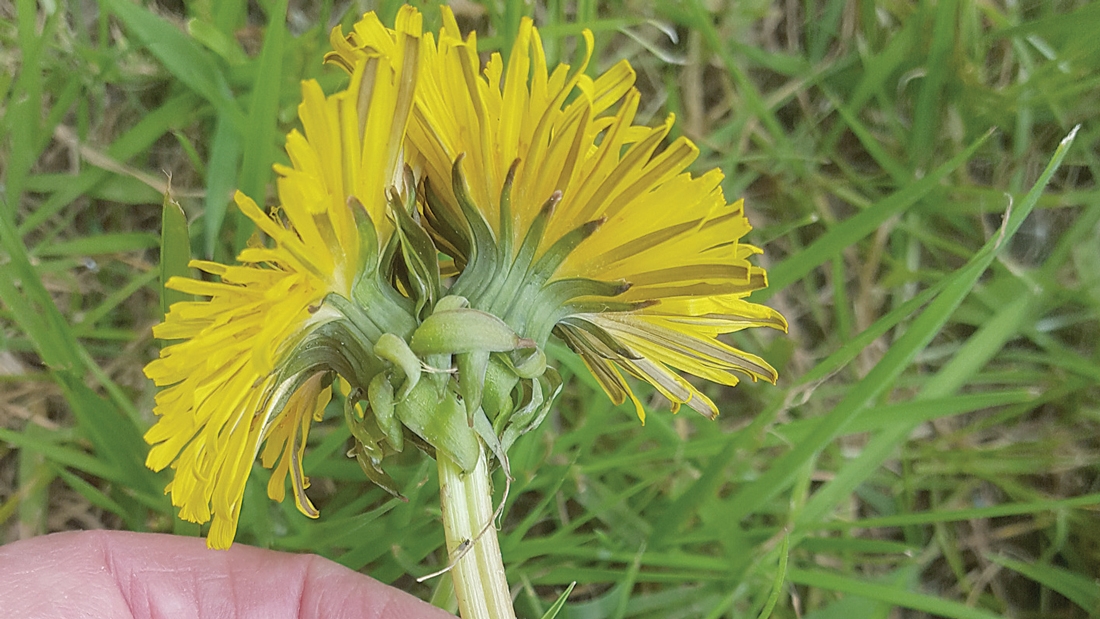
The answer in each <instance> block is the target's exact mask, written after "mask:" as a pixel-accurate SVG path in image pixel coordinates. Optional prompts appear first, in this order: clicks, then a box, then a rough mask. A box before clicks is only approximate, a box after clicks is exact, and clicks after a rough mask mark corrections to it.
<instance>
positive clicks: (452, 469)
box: [436, 447, 516, 619]
mask: <svg viewBox="0 0 1100 619" xmlns="http://www.w3.org/2000/svg"><path fill="white" fill-rule="evenodd" d="M436 463H437V465H438V467H439V499H440V503H441V505H442V508H443V532H444V534H445V535H446V537H447V552H448V554H449V555H450V557H451V561H454V562H455V563H454V568H453V569H452V570H451V579H452V580H453V581H454V586H455V596H456V597H457V598H458V611H459V614H460V615H461V616H462V619H515V616H516V613H515V610H513V609H512V596H511V594H510V593H509V591H508V580H507V579H506V578H505V575H504V562H503V561H502V560H501V557H500V545H499V544H498V543H497V530H496V526H495V525H494V524H493V523H492V522H491V521H492V519H493V492H492V487H491V485H490V482H489V467H488V465H487V464H486V462H485V449H484V447H483V448H482V449H481V453H480V455H479V456H478V459H477V466H475V467H474V470H472V471H470V472H468V473H463V472H462V469H460V468H459V467H458V465H457V464H455V463H454V462H453V461H452V460H451V459H450V458H448V457H447V456H446V455H444V454H443V452H442V451H440V450H437V451H436ZM486 525H488V526H486ZM479 536H480V537H479ZM470 544H472V545H473V546H472V547H471V548H470V549H469V550H468V551H466V553H465V554H464V555H462V550H463V549H464V548H465V547H467V546H469V545H470ZM459 555H462V556H461V558H459V559H458V560H457V561H455V558H456V557H459Z"/></svg>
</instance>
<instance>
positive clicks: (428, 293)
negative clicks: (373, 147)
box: [389, 170, 441, 316]
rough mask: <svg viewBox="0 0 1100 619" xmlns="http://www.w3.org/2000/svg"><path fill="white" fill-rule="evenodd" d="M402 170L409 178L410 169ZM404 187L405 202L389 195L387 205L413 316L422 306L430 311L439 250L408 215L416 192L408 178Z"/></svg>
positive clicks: (436, 295)
mask: <svg viewBox="0 0 1100 619" xmlns="http://www.w3.org/2000/svg"><path fill="white" fill-rule="evenodd" d="M406 172H407V175H408V176H409V177H410V178H411V175H412V172H411V171H408V170H407V171H406ZM406 188H407V189H406V198H407V203H406V204H404V205H402V204H401V203H400V202H399V201H398V199H397V196H396V195H391V199H390V203H389V206H390V212H391V213H392V214H393V218H394V223H395V224H396V226H395V231H396V233H397V236H398V237H399V238H400V240H401V256H402V257H403V258H404V259H405V267H406V269H407V271H408V272H407V273H406V275H407V276H408V280H409V288H410V291H409V292H410V293H411V295H412V297H413V298H414V300H415V301H416V314H417V316H423V315H424V309H425V308H428V310H429V311H430V310H431V308H433V307H434V306H435V302H436V299H438V298H439V295H440V288H441V284H440V281H439V280H440V277H439V250H438V249H436V246H435V243H433V242H432V239H431V237H430V236H428V233H427V232H425V231H424V228H423V227H421V225H420V223H419V222H417V221H416V220H415V219H413V217H412V215H411V213H412V212H415V209H416V202H415V201H416V193H415V191H413V188H412V183H411V181H410V182H407V183H406Z"/></svg>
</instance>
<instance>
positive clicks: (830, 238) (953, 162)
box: [752, 132, 992, 302]
mask: <svg viewBox="0 0 1100 619" xmlns="http://www.w3.org/2000/svg"><path fill="white" fill-rule="evenodd" d="M990 135H992V132H990V133H986V134H985V135H984V136H982V137H981V138H979V139H977V140H975V141H974V143H973V144H971V145H970V146H968V147H967V148H966V150H964V151H962V152H961V153H959V154H957V155H955V156H954V157H952V158H951V159H950V160H949V161H948V162H947V163H945V164H943V165H941V166H940V167H938V168H936V169H935V171H933V172H932V173H931V174H929V175H928V176H925V177H924V178H922V179H920V180H918V181H915V182H913V183H912V184H910V185H907V186H906V187H905V188H903V189H902V190H900V191H898V192H897V193H894V194H891V195H890V196H888V197H886V198H884V199H883V200H881V201H879V202H877V203H875V204H874V205H872V206H871V207H870V208H868V209H866V210H864V211H861V212H860V213H859V214H858V215H856V216H854V217H851V218H849V219H846V220H844V222H843V223H840V224H838V225H837V226H836V227H834V228H833V229H831V230H829V231H828V232H826V233H825V234H824V235H822V236H821V237H820V238H818V239H817V240H816V241H814V243H813V244H812V245H810V246H809V247H807V248H806V249H804V250H802V251H800V252H798V254H797V255H795V256H792V257H789V258H787V259H785V260H783V262H780V263H779V264H777V265H775V266H774V267H772V268H771V269H770V270H769V273H768V281H769V284H768V288H766V289H764V290H760V291H758V292H757V293H756V294H754V295H753V296H752V299H753V300H754V301H757V302H763V301H766V300H767V299H768V298H769V297H771V296H772V295H773V294H775V292H777V291H779V290H783V289H784V288H786V287H787V286H789V285H791V284H793V283H794V282H795V281H797V280H799V279H800V278H802V277H804V276H805V275H806V274H807V273H809V272H810V271H812V270H813V269H815V268H817V267H819V266H821V265H822V264H824V263H825V262H826V261H827V260H830V259H832V258H834V257H836V256H838V255H840V252H841V251H843V250H844V249H846V248H848V247H850V246H852V245H853V244H855V243H856V242H857V241H859V240H860V239H862V238H863V237H865V236H867V235H868V234H870V233H871V232H873V231H874V230H875V229H876V228H878V227H879V226H881V225H882V224H883V223H884V222H885V221H886V220H887V219H889V218H890V217H893V216H894V215H897V214H898V213H901V212H904V211H905V209H907V208H909V207H910V206H913V205H914V204H916V203H917V202H918V201H920V199H921V198H923V197H925V196H927V195H928V194H929V193H931V192H932V191H933V190H934V189H936V188H937V187H939V184H940V181H942V180H943V179H944V178H945V177H947V175H948V174H950V173H951V172H953V171H954V170H956V169H957V168H958V167H959V166H961V165H963V164H964V163H966V162H967V161H969V160H970V158H971V157H973V156H974V153H975V152H977V151H978V148H980V147H981V146H982V144H984V143H985V141H986V140H987V139H989V136H990Z"/></svg>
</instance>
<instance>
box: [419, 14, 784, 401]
mask: <svg viewBox="0 0 1100 619" xmlns="http://www.w3.org/2000/svg"><path fill="white" fill-rule="evenodd" d="M443 22H444V26H443V29H442V31H441V32H440V35H439V40H438V42H436V41H435V40H434V38H433V37H432V35H431V34H427V35H425V37H424V40H423V45H422V47H423V51H422V53H421V83H420V86H419V88H418V90H417V96H416V106H415V107H414V109H413V113H412V120H411V122H410V125H409V130H408V141H409V150H410V155H409V160H410V161H413V162H414V167H418V168H419V169H420V170H421V173H422V174H423V176H425V177H426V178H427V181H428V183H429V186H430V191H429V192H428V194H429V195H428V200H427V203H428V205H427V207H426V208H425V218H426V219H427V221H428V223H429V224H430V225H431V226H432V229H433V230H432V231H433V234H434V236H435V238H436V240H437V243H438V244H439V245H440V246H441V247H442V248H443V249H444V250H446V251H447V252H448V253H450V254H452V255H453V256H454V257H455V261H456V263H457V264H458V265H459V267H465V269H466V271H464V272H463V276H464V277H465V276H466V275H467V273H468V272H469V271H470V270H471V269H474V268H475V266H474V263H476V262H478V261H479V260H481V261H484V260H490V261H493V260H495V261H496V263H495V266H494V267H493V268H492V269H490V270H491V271H493V272H494V273H496V274H497V275H496V278H497V280H499V282H504V283H499V282H498V283H497V284H494V283H492V282H487V281H481V282H465V283H464V282H463V280H462V278H460V279H459V281H458V282H457V283H456V284H455V289H456V290H458V292H457V294H463V295H466V296H469V298H470V301H471V304H472V305H473V306H474V307H479V308H482V309H486V310H487V311H492V312H493V313H497V314H498V315H500V316H501V317H503V318H505V320H507V321H508V322H509V324H511V325H512V326H513V327H515V328H516V330H517V332H519V333H521V334H522V335H525V336H529V337H531V338H532V339H534V340H535V341H536V342H543V341H545V338H546V337H547V336H548V335H549V330H550V329H553V331H554V332H555V333H556V334H557V335H559V336H560V337H561V338H563V339H564V340H565V341H566V343H567V344H569V346H570V347H572V348H573V349H574V350H575V351H577V352H578V353H579V354H580V355H581V356H582V357H583V359H584V361H585V363H586V364H587V365H588V367H589V368H590V369H591V371H592V373H593V374H594V376H595V377H596V378H597V379H598V380H599V382H600V384H601V385H602V386H603V388H604V390H605V391H606V392H607V393H608V395H609V396H610V397H611V399H612V400H614V401H615V402H616V403H621V402H623V401H624V400H625V399H626V397H630V398H631V399H632V400H633V401H634V403H635V405H636V407H637V412H638V415H639V417H641V418H642V420H643V421H644V410H643V408H642V406H641V404H640V403H639V402H638V400H637V398H635V397H634V394H633V393H632V392H631V389H630V387H629V385H628V384H627V382H626V381H625V380H624V378H623V376H622V374H621V373H620V370H625V371H626V372H627V373H629V374H631V375H633V376H635V377H638V378H641V379H643V380H646V381H648V382H649V383H651V384H652V385H654V386H655V387H656V388H657V389H658V391H660V392H661V393H662V394H663V395H664V396H665V397H667V398H668V399H669V400H670V401H672V402H673V406H674V408H676V407H678V406H679V405H680V404H687V405H688V406H689V407H691V408H693V409H695V410H697V411H699V412H700V413H702V414H704V415H706V416H708V417H714V416H715V415H717V413H718V411H717V408H716V407H715V405H714V404H713V402H711V401H710V399H709V398H707V397H706V396H705V395H704V394H703V393H701V392H700V391H699V390H698V389H697V388H696V387H695V386H693V385H692V384H691V383H689V382H688V381H686V380H685V379H684V378H682V377H681V376H680V375H679V374H678V373H677V372H676V371H675V370H674V369H673V368H676V369H679V370H682V371H684V372H687V373H690V374H694V375H696V376H699V377H702V378H705V379H708V380H711V381H714V382H718V383H722V384H726V385H733V384H736V383H737V382H738V379H739V376H747V377H750V378H752V379H753V380H757V379H764V380H767V381H770V382H775V380H776V373H775V370H774V369H773V368H772V367H771V366H769V365H768V364H767V362H765V361H764V360H763V359H761V358H759V357H757V356H755V355H752V354H749V353H747V352H744V351H741V350H738V349H736V348H733V347H731V346H729V345H727V344H725V343H724V342H722V341H721V340H719V339H718V336H719V335H721V334H724V333H730V332H733V331H738V330H740V329H744V328H746V327H755V326H768V327H773V328H777V329H782V330H786V327H787V325H786V321H785V320H784V319H783V317H782V316H781V315H780V314H779V313H778V312H776V311H774V310H772V309H770V308H767V307H764V306H761V305H757V304H753V303H749V302H747V301H745V300H744V298H745V297H746V296H747V295H748V294H749V293H751V292H752V291H754V290H757V289H760V288H763V287H765V286H766V285H767V283H766V276H765V273H764V270H763V269H762V268H760V267H757V266H754V265H752V264H751V263H750V262H749V258H750V257H751V256H752V255H753V254H756V253H759V252H760V250H759V249H757V248H756V247H753V246H751V245H746V244H742V243H740V242H739V241H740V239H741V238H742V237H743V236H744V235H745V234H746V233H747V232H748V231H749V230H750V229H751V228H750V226H749V224H748V220H747V219H746V218H745V215H744V211H743V205H742V202H741V201H740V200H739V201H737V202H735V203H733V204H727V202H726V200H725V198H724V197H723V195H722V190H721V187H720V182H721V180H722V178H723V177H722V174H721V172H719V171H718V170H711V171H709V172H706V173H704V174H703V175H701V176H697V177H693V176H692V175H691V174H689V173H687V172H686V171H685V170H686V169H687V167H688V166H689V165H690V164H691V163H692V162H693V161H694V159H695V158H696V156H697V154H698V149H697V148H696V147H695V145H694V144H692V143H691V142H690V141H689V140H687V139H685V138H678V139H675V140H673V141H672V142H671V144H668V145H667V146H665V147H664V148H661V146H662V144H664V143H665V142H666V140H667V138H668V134H669V131H670V129H671V127H672V122H673V119H672V117H671V116H670V117H669V118H668V119H666V120H665V122H663V123H661V124H659V125H658V126H656V127H647V126H643V125H638V124H635V116H636V114H637V111H638V104H639V94H638V91H637V90H636V89H635V88H634V87H633V83H634V72H633V70H632V69H631V67H630V65H629V63H627V62H626V61H622V62H620V63H618V64H616V65H615V66H613V67H611V69H609V70H608V71H606V72H605V73H603V74H602V75H600V76H599V77H597V78H596V79H591V78H589V77H587V76H586V75H585V74H584V71H585V69H586V67H587V64H588V61H589V58H590V56H591V48H592V37H591V34H590V33H588V32H587V31H586V32H585V33H584V39H585V43H586V45H587V49H588V54H587V55H586V56H585V58H584V61H583V62H582V63H581V66H579V67H576V68H572V69H571V68H570V67H569V66H566V65H559V66H558V67H556V68H555V69H554V70H553V71H552V72H551V71H548V70H547V63H546V58H545V54H544V53H543V47H542V43H541V40H540V38H539V35H538V32H537V31H536V29H535V28H534V27H533V26H532V23H531V21H530V20H529V19H525V20H524V21H523V23H522V25H521V27H520V31H519V33H518V36H517V37H516V42H515V45H514V47H513V48H512V51H511V54H510V56H509V62H508V64H507V66H506V65H505V63H504V62H503V60H502V59H501V57H500V55H498V54H494V55H493V56H492V57H491V58H490V59H489V61H488V63H487V64H486V66H485V68H484V70H483V71H479V61H478V55H477V43H476V38H475V35H474V34H470V35H469V36H468V37H467V38H465V39H464V38H463V37H462V35H461V33H460V31H459V29H458V25H457V23H456V22H455V19H454V17H453V15H452V14H451V12H450V11H449V10H448V9H447V8H446V7H443ZM456 162H461V165H460V166H459V165H458V164H457V163H456ZM459 167H461V172H462V173H461V174H460V173H459V170H458V168H459ZM452 179H454V181H453V183H452ZM466 191H468V194H469V195H468V196H463V195H462V194H463V193H464V192H466ZM471 205H472V206H473V207H474V208H476V210H477V213H476V214H475V215H479V216H480V219H481V220H482V221H483V222H484V224H485V225H487V226H488V230H487V231H485V232H483V233H482V234H481V236H485V235H486V234H488V235H490V236H491V237H492V243H493V245H494V246H495V255H494V256H489V257H486V254H487V253H493V252H486V251H485V249H486V247H484V245H485V243H481V245H483V246H482V247H478V242H477V241H476V239H475V240H474V241H470V240H467V239H469V238H470V237H471V236H472V237H478V235H479V233H478V227H479V225H481V224H479V223H478V222H477V221H471V217H470V214H469V212H468V211H469V210H470V206H471ZM473 219H475V220H476V219H478V217H477V216H475V217H473ZM463 222H467V223H463ZM479 256H480V257H479ZM517 272H518V273H519V276H520V277H526V278H527V279H528V280H537V281H536V284H535V285H534V286H532V285H523V284H519V285H514V284H513V283H509V282H512V281H513V280H514V279H515V278H516V277H517Z"/></svg>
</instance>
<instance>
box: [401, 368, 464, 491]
mask: <svg viewBox="0 0 1100 619" xmlns="http://www.w3.org/2000/svg"><path fill="white" fill-rule="evenodd" d="M397 418H398V419H400V420H401V422H402V423H404V424H405V426H407V427H408V428H409V429H410V430H412V431H413V432H415V433H416V434H417V435H418V436H420V438H422V439H424V440H425V441H426V442H428V443H429V444H430V445H432V446H433V447H435V449H436V450H439V451H442V452H443V453H445V454H446V455H447V456H448V457H449V458H451V459H452V460H454V461H455V462H456V463H457V464H458V466H459V467H461V468H462V470H463V471H472V470H473V469H474V466H475V465H476V464H477V457H478V453H479V450H480V449H481V448H480V447H479V446H478V442H477V435H476V434H475V433H474V431H473V429H471V428H470V426H469V425H467V423H466V410H465V408H464V407H463V406H462V404H460V403H459V401H458V398H457V397H456V396H455V395H454V394H453V393H451V392H450V391H449V390H446V389H445V390H443V392H442V393H440V392H439V391H437V390H436V389H435V388H434V386H433V385H432V383H431V381H420V382H419V383H417V385H416V387H415V388H414V389H413V390H412V392H410V393H409V396H408V397H407V398H405V400H404V401H403V402H400V403H398V404H397Z"/></svg>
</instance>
